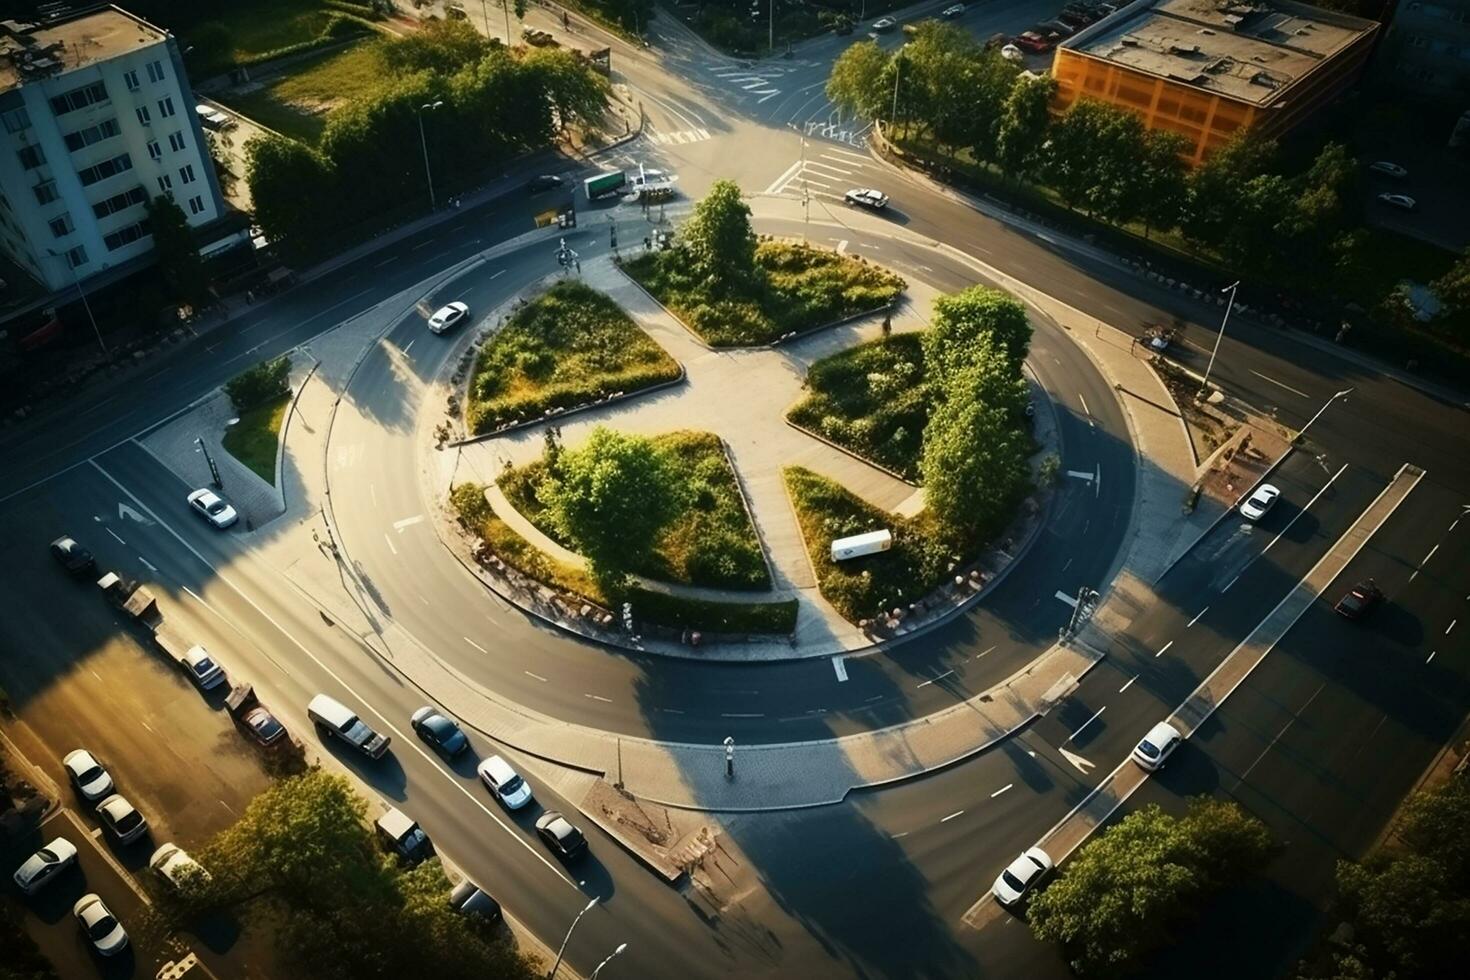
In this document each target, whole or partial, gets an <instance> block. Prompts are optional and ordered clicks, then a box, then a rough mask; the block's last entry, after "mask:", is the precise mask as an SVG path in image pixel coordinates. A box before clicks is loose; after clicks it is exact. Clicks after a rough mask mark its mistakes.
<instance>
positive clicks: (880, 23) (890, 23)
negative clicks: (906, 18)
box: [873, 17, 898, 34]
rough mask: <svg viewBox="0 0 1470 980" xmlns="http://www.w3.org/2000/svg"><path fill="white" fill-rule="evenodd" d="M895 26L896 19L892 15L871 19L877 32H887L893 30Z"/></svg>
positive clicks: (896, 23)
mask: <svg viewBox="0 0 1470 980" xmlns="http://www.w3.org/2000/svg"><path fill="white" fill-rule="evenodd" d="M897 26H898V21H896V20H894V19H893V18H892V17H879V18H878V19H877V20H875V21H873V30H875V31H877V32H878V33H879V34H887V33H888V32H889V31H891V30H893V29H894V28H895V27H897Z"/></svg>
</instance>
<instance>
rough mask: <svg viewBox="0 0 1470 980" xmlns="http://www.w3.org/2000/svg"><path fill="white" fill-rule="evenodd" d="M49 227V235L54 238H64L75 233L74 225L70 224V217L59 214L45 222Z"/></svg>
mask: <svg viewBox="0 0 1470 980" xmlns="http://www.w3.org/2000/svg"><path fill="white" fill-rule="evenodd" d="M47 224H49V225H50V226H51V234H52V235H53V236H55V237H56V238H65V237H66V236H67V235H70V234H71V233H72V232H74V231H76V225H74V224H72V223H71V215H69V214H60V215H57V216H56V217H54V218H52V219H51V220H50V221H48V222H47Z"/></svg>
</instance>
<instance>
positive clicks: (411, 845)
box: [373, 806, 434, 864]
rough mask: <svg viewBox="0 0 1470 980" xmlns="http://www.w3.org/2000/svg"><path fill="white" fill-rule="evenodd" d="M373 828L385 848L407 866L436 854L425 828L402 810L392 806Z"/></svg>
mask: <svg viewBox="0 0 1470 980" xmlns="http://www.w3.org/2000/svg"><path fill="white" fill-rule="evenodd" d="M373 826H374V828H375V829H376V830H377V834H378V840H379V841H381V842H382V844H383V846H384V847H386V848H387V849H388V850H390V851H392V852H393V853H394V854H396V855H397V856H398V859H399V860H400V861H403V862H404V863H406V864H418V863H419V862H420V861H423V860H425V859H426V858H428V857H429V856H430V855H432V854H433V853H434V844H433V842H432V841H430V840H429V835H428V834H426V833H424V828H422V827H420V826H419V825H418V822H417V821H415V820H414V819H413V818H412V817H410V816H408V814H406V813H404V812H403V811H402V810H399V809H396V808H394V807H391V806H390V807H389V808H388V812H387V813H385V814H383V815H382V816H381V817H379V818H378V819H377V822H376V823H375V824H373Z"/></svg>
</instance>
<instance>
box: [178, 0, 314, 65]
mask: <svg viewBox="0 0 1470 980" xmlns="http://www.w3.org/2000/svg"><path fill="white" fill-rule="evenodd" d="M331 16H332V10H331V9H330V8H328V7H327V6H326V5H325V4H321V3H317V2H315V0H247V2H238V0H237V2H235V3H229V4H222V5H220V6H219V7H218V8H216V10H215V11H214V12H213V15H212V16H210V17H209V18H208V19H209V20H211V21H215V22H217V23H220V24H223V25H224V26H225V29H226V30H228V31H229V32H230V40H231V42H232V45H233V47H232V54H233V55H234V57H235V59H236V60H245V59H248V58H250V57H252V56H254V55H259V54H265V53H266V52H267V51H275V50H277V49H279V48H284V47H288V46H290V45H292V44H301V43H304V42H306V41H311V40H314V39H316V38H318V37H320V36H321V33H322V31H324V30H326V27H327V21H328V20H330V19H331ZM185 36H186V37H187V33H186V34H185Z"/></svg>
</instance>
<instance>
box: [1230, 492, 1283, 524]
mask: <svg viewBox="0 0 1470 980" xmlns="http://www.w3.org/2000/svg"><path fill="white" fill-rule="evenodd" d="M1279 496H1281V491H1280V490H1278V489H1276V488H1275V487H1274V486H1272V485H1271V484H1269V483H1263V484H1261V485H1260V486H1258V487H1256V492H1255V493H1253V494H1251V495H1250V498H1249V499H1248V500H1246V501H1245V503H1243V504H1241V505H1240V514H1241V516H1242V517H1244V518H1245V519H1246V520H1248V521H1259V520H1260V519H1261V518H1263V517H1265V516H1266V511H1268V510H1270V509H1271V505H1272V504H1274V503H1276V498H1277V497H1279Z"/></svg>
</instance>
